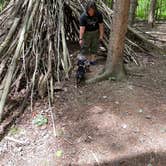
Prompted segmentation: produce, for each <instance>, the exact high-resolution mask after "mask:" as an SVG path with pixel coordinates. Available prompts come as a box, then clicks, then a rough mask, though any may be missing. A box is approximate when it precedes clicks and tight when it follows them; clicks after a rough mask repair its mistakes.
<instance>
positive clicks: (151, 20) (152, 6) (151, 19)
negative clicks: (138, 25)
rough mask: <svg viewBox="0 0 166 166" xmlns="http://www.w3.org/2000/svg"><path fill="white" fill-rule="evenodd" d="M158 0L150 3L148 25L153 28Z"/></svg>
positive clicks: (152, 0)
mask: <svg viewBox="0 0 166 166" xmlns="http://www.w3.org/2000/svg"><path fill="white" fill-rule="evenodd" d="M156 3H157V0H151V1H150V9H149V16H148V25H149V26H150V27H151V28H153V26H154V22H155V8H156Z"/></svg>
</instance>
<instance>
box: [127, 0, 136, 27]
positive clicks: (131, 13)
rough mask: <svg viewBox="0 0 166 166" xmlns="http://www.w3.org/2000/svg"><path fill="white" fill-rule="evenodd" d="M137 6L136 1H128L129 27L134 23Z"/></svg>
mask: <svg viewBox="0 0 166 166" xmlns="http://www.w3.org/2000/svg"><path fill="white" fill-rule="evenodd" d="M137 6H138V1H137V0H130V11H129V25H132V24H133V23H134V19H135V12H136V9H137Z"/></svg>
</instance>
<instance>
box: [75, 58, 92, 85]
mask: <svg viewBox="0 0 166 166" xmlns="http://www.w3.org/2000/svg"><path fill="white" fill-rule="evenodd" d="M89 66H90V65H89V61H88V60H87V59H86V58H85V57H84V56H82V55H78V56H77V70H76V82H77V85H80V84H81V83H82V82H84V81H85V73H86V72H87V71H88V70H89Z"/></svg>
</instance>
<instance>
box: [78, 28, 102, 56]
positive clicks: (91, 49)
mask: <svg viewBox="0 0 166 166" xmlns="http://www.w3.org/2000/svg"><path fill="white" fill-rule="evenodd" d="M98 47H99V31H98V30H97V31H92V32H85V34H84V37H83V46H82V48H81V53H82V54H83V55H89V54H96V53H97V51H98Z"/></svg>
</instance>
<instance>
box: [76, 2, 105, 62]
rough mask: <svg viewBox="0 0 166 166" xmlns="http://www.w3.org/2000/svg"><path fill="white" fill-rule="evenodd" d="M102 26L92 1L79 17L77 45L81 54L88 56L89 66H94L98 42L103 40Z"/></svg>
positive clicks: (98, 13)
mask: <svg viewBox="0 0 166 166" xmlns="http://www.w3.org/2000/svg"><path fill="white" fill-rule="evenodd" d="M103 35H104V25H103V17H102V14H101V13H100V12H99V11H98V10H97V7H96V4H95V2H94V1H88V3H87V6H86V11H85V12H83V13H82V15H81V17H80V34H79V37H80V38H79V43H80V46H81V53H82V54H83V55H87V56H89V57H88V59H89V61H90V64H91V65H94V64H95V55H96V53H97V50H98V45H99V41H100V40H101V41H102V40H103Z"/></svg>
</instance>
